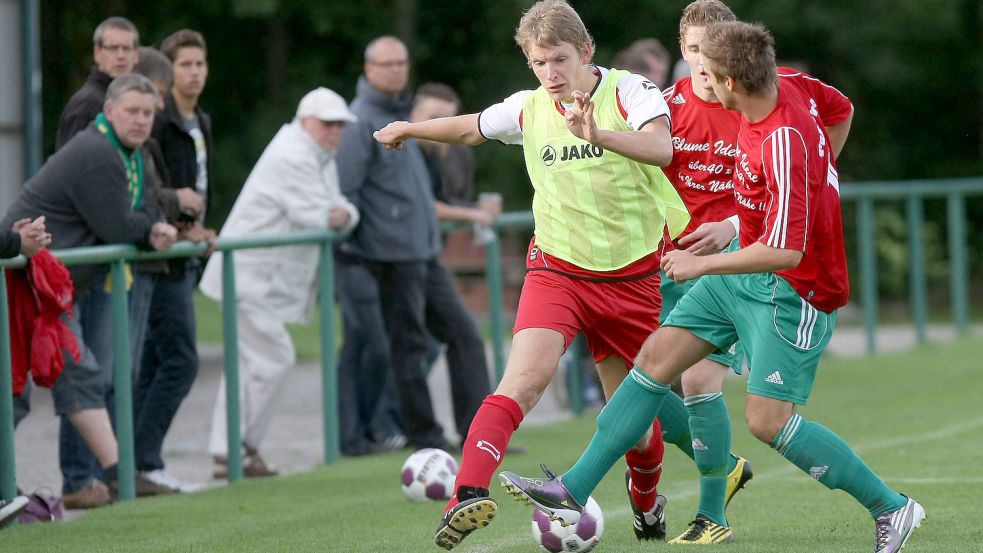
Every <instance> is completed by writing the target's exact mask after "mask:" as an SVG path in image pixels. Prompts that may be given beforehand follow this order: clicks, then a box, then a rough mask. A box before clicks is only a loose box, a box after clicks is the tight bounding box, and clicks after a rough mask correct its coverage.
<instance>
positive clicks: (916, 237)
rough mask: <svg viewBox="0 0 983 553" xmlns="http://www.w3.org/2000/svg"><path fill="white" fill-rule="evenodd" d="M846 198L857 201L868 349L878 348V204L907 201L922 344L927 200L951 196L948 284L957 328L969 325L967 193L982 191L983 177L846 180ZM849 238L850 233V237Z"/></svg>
mask: <svg viewBox="0 0 983 553" xmlns="http://www.w3.org/2000/svg"><path fill="white" fill-rule="evenodd" d="M840 193H841V195H842V197H843V199H844V200H846V201H853V202H856V203H857V234H858V236H857V237H856V239H857V245H858V252H859V255H858V258H859V259H858V261H859V273H860V303H861V305H862V307H863V319H864V334H865V338H866V345H867V352H868V353H871V354H873V353H875V352H876V351H877V326H878V303H879V302H878V293H877V249H876V245H875V228H876V219H875V214H874V203H875V202H876V201H885V200H904V202H905V213H906V220H907V228H908V233H909V234H908V256H909V257H908V261H909V263H908V274H909V277H910V282H909V290H910V294H911V310H912V320H913V323H914V326H915V336H916V338H917V340H918V342H919V343H923V342H925V340H926V327H927V325H928V283H927V278H926V274H925V238H924V232H923V227H924V221H925V215H924V213H925V200H926V199H927V198H945V199H946V221H947V234H948V253H949V273H950V277H949V281H950V282H949V286H950V296H951V309H952V318H953V322H954V324H955V326H956V330H957V331H958V333H959V334H960V335H965V334H966V333H967V332H968V330H969V306H970V297H969V264H968V262H967V242H966V240H967V236H966V197H967V196H979V195H983V177H972V178H962V179H945V180H918V181H902V182H892V181H878V182H856V183H850V182H847V183H843V185H842V186H841V188H840ZM846 238H847V241H849V240H850V239H851V237H849V236H847V237H846Z"/></svg>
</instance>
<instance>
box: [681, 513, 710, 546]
mask: <svg viewBox="0 0 983 553" xmlns="http://www.w3.org/2000/svg"><path fill="white" fill-rule="evenodd" d="M708 522H710V521H709V520H707V519H705V518H703V517H696V519H694V520H693V522H690V523H689V530H687V531H686V533H685V534H683V535H682V537H680V538H679V539H681V540H683V541H696V540H697V539H699V537H700V536H701V535H703V531H704V530H706V527H707V523H708Z"/></svg>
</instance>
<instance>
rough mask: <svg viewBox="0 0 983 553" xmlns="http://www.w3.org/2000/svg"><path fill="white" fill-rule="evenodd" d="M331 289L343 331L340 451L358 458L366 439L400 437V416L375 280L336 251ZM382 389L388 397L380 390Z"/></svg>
mask: <svg viewBox="0 0 983 553" xmlns="http://www.w3.org/2000/svg"><path fill="white" fill-rule="evenodd" d="M335 291H336V293H337V296H338V304H339V306H340V307H341V321H342V329H343V338H342V345H341V351H340V352H339V354H338V392H339V393H338V409H339V419H340V426H341V451H342V452H343V453H345V454H346V455H358V454H360V453H365V451H366V447H367V440H368V439H370V438H376V439H383V438H386V437H388V436H390V435H393V434H398V433H402V431H403V430H402V428H401V427H400V426H399V424H398V422H399V421H398V419H401V418H402V417H401V416H399V413H398V409H399V405H398V403H399V401H398V399H397V398H396V393H395V386H394V385H393V383H392V374H391V371H390V369H389V365H390V363H389V337H388V336H387V335H386V327H385V323H383V321H382V309H381V307H380V306H379V288H378V286H376V283H375V277H373V276H372V273H370V272H369V270H368V268H367V267H366V266H365V263H364V261H362V260H361V259H360V258H356V257H352V256H350V255H346V254H344V253H341V252H337V251H336V252H335ZM387 387H388V388H389V390H388V392H389V393H388V394H387V393H385V392H384V390H385V389H386V388H387ZM393 410H396V411H397V412H396V414H395V415H394V414H393V412H392V411H393Z"/></svg>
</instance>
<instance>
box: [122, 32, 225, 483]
mask: <svg viewBox="0 0 983 553" xmlns="http://www.w3.org/2000/svg"><path fill="white" fill-rule="evenodd" d="M133 72H134V73H140V74H141V75H143V76H145V77H147V78H148V79H150V80H151V81H153V83H154V85H156V86H157V90H159V91H161V94H160V95H158V96H157V103H156V108H157V113H158V114H160V113H161V111H163V109H164V97H163V94H164V91H168V90H171V88H172V87H173V85H174V72H173V70H172V69H171V61H170V60H169V59H167V57H166V56H165V55H164V54H161V53H160V52H159V51H157V50H155V49H154V48H148V47H141V48H140V61H139V62H137V64H136V66H134V67H133ZM143 154H144V155H143V161H144V181H145V182H144V195H145V196H144V197H145V201H157V202H159V204H160V207H161V209H162V210H163V211H164V216H165V218H166V220H167V222H169V223H171V224H172V225H174V226H175V227H177V228H178V230H179V234H178V239H188V240H195V239H197V240H201V239H202V238H203V237H204V238H206V239H207V236H203V235H202V234H201V233H200V232H198V233H197V234H196V232H195V230H196V229H194V228H193V225H192V224H191V222H190V221H188V215H189V214H197V213H201V212H202V211H203V210H204V207H205V201H204V199H203V198H202V197H201V195H199V194H198V193H197V192H196V191H195V190H194V189H192V188H188V187H185V188H174V187H173V186H171V181H170V175H169V173H168V171H167V162H166V161H165V160H164V153H163V151H161V149H160V144H158V143H157V141H156V140H154V138H153V137H150V138H148V139H147V141H146V142H145V143H144V145H143ZM182 214H186V215H182ZM198 226H199V227H200V225H198ZM132 267H133V269H134V270H133V285H132V286H131V287H130V293H129V302H128V303H129V308H130V360H131V362H132V363H133V383H134V384H133V388H134V394H133V420H134V425H135V428H136V429H137V432H136V435H135V437H134V441H135V445H136V448H137V449H136V451H137V452H138V457H137V458H138V459H140V458H141V456H140V455H142V456H143V457H146V453H145V451H146V450H148V449H149V450H151V451H159V448H160V442H161V440H163V433H162V432H159V431H156V430H155V429H156V428H158V427H159V425H157V424H154V421H157V420H161V419H164V420H167V421H168V422H169V421H170V418H169V416H168V415H167V413H168V412H170V410H169V409H168V407H167V406H166V405H165V406H164V407H161V404H160V401H159V396H160V395H161V394H160V392H159V388H160V386H159V385H157V384H156V382H155V381H156V380H157V379H158V378H160V374H159V373H157V372H155V371H151V370H147V371H141V370H140V365H141V361H142V359H143V346H144V342H145V339H146V335H147V326H148V322H149V321H148V319H149V315H150V304H151V301H152V299H153V293H154V288H155V287H156V286H157V281H158V279H160V278H165V275H166V274H167V270H168V261H167V260H164V259H158V260H143V261H138V262H136V263H133V264H132ZM179 384H180V383H179ZM165 395H166V394H165ZM112 405H113V404H112V402H107V406H108V407H110V408H111V407H112ZM171 416H172V415H171ZM148 428H150V431H148V430H147V429H148ZM144 466H145V465H144ZM137 487H138V491H143V492H145V493H147V494H151V493H152V494H154V495H156V494H166V493H174V492H177V491H182V490H190V489H193V487H191V486H183V485H182V484H181V483H180V482H175V481H172V480H169V479H168V478H167V477H166V475H165V474H164V473H163V471H162V470H159V469H158V470H148V469H144V470H143V472H141V473H139V474H138V476H137Z"/></svg>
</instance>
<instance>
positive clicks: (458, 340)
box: [425, 258, 491, 439]
mask: <svg viewBox="0 0 983 553" xmlns="http://www.w3.org/2000/svg"><path fill="white" fill-rule="evenodd" d="M425 293H426V300H425V301H426V312H425V313H426V326H427V331H429V332H430V334H432V335H433V336H434V338H436V339H437V340H438V341H440V342H443V343H444V344H447V369H448V372H449V376H450V384H451V397H452V398H453V400H454V424H455V426H457V432H458V433H459V434H460V435H461V438H462V439H463V438H464V437H465V436H467V434H468V429H469V428H471V419H473V418H474V415H475V413H477V412H478V408H479V407H481V402H482V401H483V400H484V399H485V396H487V395H488V394H489V393H491V381H490V380H489V377H488V361H487V359H486V358H485V345H484V341H483V340H482V338H481V333H480V332H479V331H478V326H477V325H476V324H475V322H474V318H473V317H472V316H471V314H470V313H469V312H468V310H467V308H466V307H465V306H464V302H463V301H462V300H461V295H460V294H459V293H458V291H457V288H456V287H455V286H454V280H453V278H452V277H451V275H450V273H449V272H448V271H447V269H446V268H445V267H444V266H443V265H442V264H441V263H440V260H439V259H438V258H434V259H432V260H430V261H429V262H428V263H427V279H426V290H425Z"/></svg>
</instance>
